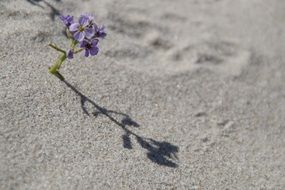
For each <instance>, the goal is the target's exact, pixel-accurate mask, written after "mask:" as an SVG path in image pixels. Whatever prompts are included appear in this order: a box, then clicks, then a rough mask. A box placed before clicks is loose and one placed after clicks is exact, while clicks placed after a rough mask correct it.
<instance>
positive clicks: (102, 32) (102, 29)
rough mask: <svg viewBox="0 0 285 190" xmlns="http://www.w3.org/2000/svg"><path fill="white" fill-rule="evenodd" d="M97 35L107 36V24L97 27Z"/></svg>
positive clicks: (98, 36)
mask: <svg viewBox="0 0 285 190" xmlns="http://www.w3.org/2000/svg"><path fill="white" fill-rule="evenodd" d="M95 36H96V37H97V38H105V37H106V36H107V33H106V32H105V26H100V27H97V28H96V33H95Z"/></svg>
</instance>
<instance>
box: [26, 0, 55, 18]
mask: <svg viewBox="0 0 285 190" xmlns="http://www.w3.org/2000/svg"><path fill="white" fill-rule="evenodd" d="M26 1H27V2H29V3H30V4H32V5H34V6H38V7H40V8H42V9H44V8H45V7H44V6H42V5H40V4H39V3H40V2H43V3H44V4H45V5H46V6H48V7H49V8H50V9H51V12H50V14H49V16H50V18H51V19H52V20H53V21H54V20H55V17H56V16H59V15H60V11H59V10H58V9H56V8H55V7H54V6H52V5H51V4H50V3H49V2H47V1H46V0H26ZM54 1H56V2H60V1H61V0H54Z"/></svg>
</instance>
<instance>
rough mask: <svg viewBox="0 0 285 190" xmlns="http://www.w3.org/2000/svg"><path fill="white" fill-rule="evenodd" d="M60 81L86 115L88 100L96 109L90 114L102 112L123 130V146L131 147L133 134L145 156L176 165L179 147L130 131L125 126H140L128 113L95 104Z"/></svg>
mask: <svg viewBox="0 0 285 190" xmlns="http://www.w3.org/2000/svg"><path fill="white" fill-rule="evenodd" d="M62 82H63V83H64V84H65V85H66V86H67V87H69V88H70V89H71V90H72V91H74V92H75V93H76V94H77V95H78V96H79V97H80V102H81V108H82V110H83V112H84V113H85V114H86V115H88V116H90V114H89V112H88V111H87V109H86V108H85V104H86V103H88V102H89V103H90V104H92V105H93V106H94V108H96V109H97V111H94V112H93V113H92V115H94V116H97V115H98V114H103V115H104V116H106V117H107V118H108V119H110V120H111V121H112V122H113V123H115V124H116V125H118V126H120V127H121V128H122V129H123V130H124V132H125V134H124V135H123V136H122V139H123V147H124V148H127V149H132V143H131V139H130V136H131V135H133V136H134V137H135V138H136V140H137V142H138V143H139V144H140V146H141V147H142V148H144V149H146V150H147V151H148V152H147V157H148V158H149V159H150V160H151V161H152V162H154V163H157V164H159V165H163V166H168V167H178V164H177V163H175V162H174V161H177V160H178V157H177V153H178V151H179V148H178V147H177V146H175V145H172V144H171V143H169V142H165V141H163V142H159V141H156V140H153V139H151V138H145V137H141V136H139V135H138V134H136V133H134V132H133V131H131V130H130V129H128V128H127V127H126V126H132V127H139V126H140V125H139V124H138V123H137V122H136V121H134V120H133V119H131V118H130V116H129V115H127V114H125V113H121V112H117V111H113V110H108V109H106V108H104V107H101V106H99V105H98V104H96V103H95V102H94V101H92V100H91V99H90V98H88V97H86V96H85V95H84V94H82V93H81V92H80V91H78V90H77V89H76V88H75V87H74V86H72V85H71V84H70V83H68V82H67V81H65V80H62ZM110 114H116V115H120V116H123V117H124V118H123V119H122V121H121V122H120V121H118V120H117V119H115V118H114V117H113V116H112V115H110Z"/></svg>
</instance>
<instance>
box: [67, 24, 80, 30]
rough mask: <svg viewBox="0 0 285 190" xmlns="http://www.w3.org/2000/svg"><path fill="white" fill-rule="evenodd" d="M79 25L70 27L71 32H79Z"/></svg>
mask: <svg viewBox="0 0 285 190" xmlns="http://www.w3.org/2000/svg"><path fill="white" fill-rule="evenodd" d="M79 26H80V25H79V24H78V23H73V24H71V25H70V26H69V30H70V32H75V31H77V30H78V28H79Z"/></svg>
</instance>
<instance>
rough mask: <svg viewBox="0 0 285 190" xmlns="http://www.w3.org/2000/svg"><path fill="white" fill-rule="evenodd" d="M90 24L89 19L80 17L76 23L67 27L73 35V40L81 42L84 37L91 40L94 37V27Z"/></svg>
mask: <svg viewBox="0 0 285 190" xmlns="http://www.w3.org/2000/svg"><path fill="white" fill-rule="evenodd" d="M90 23H91V20H90V17H88V16H86V15H81V16H80V18H79V22H78V23H77V22H75V23H73V24H71V25H70V26H69V30H70V32H72V33H73V37H74V39H75V40H77V41H79V42H82V41H83V40H84V38H85V37H86V38H88V39H91V38H92V37H93V36H94V34H95V27H94V25H93V24H90Z"/></svg>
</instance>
